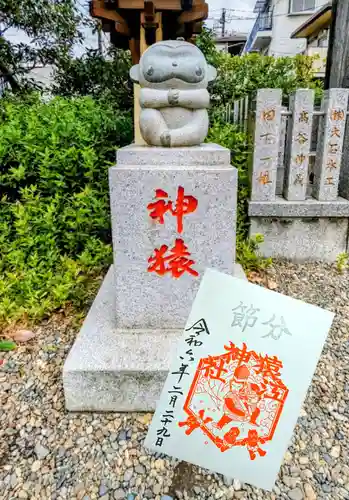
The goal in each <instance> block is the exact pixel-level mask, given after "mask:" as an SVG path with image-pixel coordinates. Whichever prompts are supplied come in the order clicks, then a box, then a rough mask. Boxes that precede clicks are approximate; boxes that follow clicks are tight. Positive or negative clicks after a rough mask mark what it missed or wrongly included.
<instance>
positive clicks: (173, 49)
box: [130, 40, 216, 147]
mask: <svg viewBox="0 0 349 500" xmlns="http://www.w3.org/2000/svg"><path fill="white" fill-rule="evenodd" d="M130 75H131V78H132V80H133V81H134V82H136V83H139V84H140V87H141V91H140V106H141V114H140V129H141V133H142V136H143V139H144V140H145V142H146V143H147V144H149V145H151V146H165V147H176V146H196V145H199V144H201V143H202V142H203V141H204V140H205V138H206V135H207V132H208V125H209V122H208V113H207V108H208V107H209V104H210V96H209V93H208V91H207V85H208V83H209V82H211V81H213V80H214V79H215V78H216V69H215V68H214V67H213V66H210V65H208V64H207V62H206V59H205V57H204V55H203V53H202V52H201V51H200V50H199V49H198V47H196V46H195V45H193V44H191V43H188V42H185V41H182V40H167V41H163V42H158V43H155V44H154V45H152V46H150V47H149V48H148V49H147V50H146V51H145V52H144V54H143V55H142V57H141V59H140V62H139V64H137V65H135V66H133V67H132V68H131V70H130Z"/></svg>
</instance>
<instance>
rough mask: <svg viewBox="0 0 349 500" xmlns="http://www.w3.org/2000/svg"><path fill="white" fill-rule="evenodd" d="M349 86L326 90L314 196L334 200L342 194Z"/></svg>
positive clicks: (316, 163)
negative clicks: (339, 192)
mask: <svg viewBox="0 0 349 500" xmlns="http://www.w3.org/2000/svg"><path fill="white" fill-rule="evenodd" d="M348 96H349V90H348V89H329V90H326V91H325V95H324V98H323V101H322V106H321V110H322V111H323V112H324V116H323V117H322V119H321V123H320V127H319V135H318V137H319V141H318V147H317V152H316V161H315V169H314V197H315V198H316V199H317V200H319V201H333V200H336V199H337V197H338V183H339V172H340V167H341V159H342V150H343V140H344V132H345V124H346V113H347V108H348Z"/></svg>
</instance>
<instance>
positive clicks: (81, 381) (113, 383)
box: [63, 264, 246, 412]
mask: <svg viewBox="0 0 349 500" xmlns="http://www.w3.org/2000/svg"><path fill="white" fill-rule="evenodd" d="M233 275H234V276H236V277H239V278H245V279H246V277H245V275H244V272H243V270H242V268H241V266H240V265H238V264H235V265H234V270H233ZM113 281H114V270H113V266H111V267H110V269H109V271H108V273H107V275H106V277H105V279H104V281H103V284H102V286H101V288H100V290H99V292H98V295H97V297H96V299H95V301H94V303H93V305H92V307H91V309H90V311H89V313H88V315H87V318H86V320H85V322H84V324H83V326H82V329H81V331H80V333H79V335H78V337H77V339H76V341H75V343H74V345H73V347H72V349H71V351H70V353H69V355H68V357H67V360H66V362H65V364H64V368H63V386H64V394H65V400H66V408H67V409H68V410H70V411H117V412H124V411H153V410H154V409H155V407H156V403H157V400H158V399H159V397H160V393H161V389H162V387H163V384H164V382H165V379H166V377H167V373H168V370H169V366H170V362H171V355H172V354H173V353H174V352H175V348H176V344H177V341H178V339H179V338H180V336H181V335H182V329H175V330H173V329H166V327H165V326H164V328H163V329H158V330H141V329H139V330H137V329H132V330H131V329H119V328H117V323H116V304H115V299H114V297H115V288H114V282H113ZM184 326H185V325H184V324H183V326H182V328H184Z"/></svg>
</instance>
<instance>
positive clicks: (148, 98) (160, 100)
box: [139, 88, 169, 109]
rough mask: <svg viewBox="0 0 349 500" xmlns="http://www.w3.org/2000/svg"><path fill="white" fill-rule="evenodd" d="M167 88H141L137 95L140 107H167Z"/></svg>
mask: <svg viewBox="0 0 349 500" xmlns="http://www.w3.org/2000/svg"><path fill="white" fill-rule="evenodd" d="M168 93H169V92H168V90H159V89H148V88H142V89H141V92H140V96H139V102H140V105H141V108H150V109H160V108H168V107H169V102H168Z"/></svg>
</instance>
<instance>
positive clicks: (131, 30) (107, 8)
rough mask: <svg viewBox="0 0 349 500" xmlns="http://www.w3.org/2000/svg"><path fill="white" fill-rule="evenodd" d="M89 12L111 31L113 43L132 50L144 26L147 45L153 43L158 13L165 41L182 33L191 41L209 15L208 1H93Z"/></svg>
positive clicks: (105, 28) (104, 27) (106, 30)
mask: <svg viewBox="0 0 349 500" xmlns="http://www.w3.org/2000/svg"><path fill="white" fill-rule="evenodd" d="M90 12H91V15H92V16H93V17H96V18H98V19H100V20H101V22H102V29H103V30H104V31H105V32H109V33H110V38H111V42H112V43H113V44H114V45H116V46H117V47H120V48H124V49H126V48H129V47H131V50H132V47H135V46H136V45H137V44H138V43H139V39H140V28H141V26H142V27H143V28H144V29H145V32H146V37H147V44H148V45H151V44H152V43H154V41H155V37H154V33H155V30H156V29H157V28H158V27H159V26H158V23H157V21H156V14H157V13H159V12H161V24H162V25H161V28H162V33H163V39H164V40H169V39H175V38H177V37H179V36H182V37H184V38H185V39H186V40H188V39H190V38H191V37H192V36H193V34H196V33H200V31H201V29H202V22H203V21H204V20H205V19H206V18H207V16H208V4H207V3H206V2H205V0H92V1H91V2H90ZM136 58H137V57H136Z"/></svg>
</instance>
